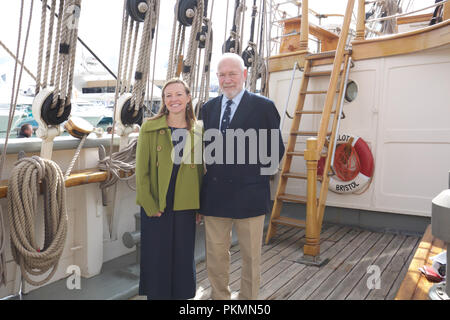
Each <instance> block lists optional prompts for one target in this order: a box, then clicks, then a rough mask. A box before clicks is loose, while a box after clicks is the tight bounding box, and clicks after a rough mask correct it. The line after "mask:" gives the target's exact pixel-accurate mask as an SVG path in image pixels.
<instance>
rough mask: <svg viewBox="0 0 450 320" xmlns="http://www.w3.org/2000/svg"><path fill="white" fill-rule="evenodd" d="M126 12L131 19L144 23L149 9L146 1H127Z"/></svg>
mask: <svg viewBox="0 0 450 320" xmlns="http://www.w3.org/2000/svg"><path fill="white" fill-rule="evenodd" d="M126 10H127V13H128V15H129V16H130V17H131V19H133V20H134V21H137V22H144V20H145V14H146V12H147V11H148V10H149V7H148V5H147V1H146V0H127V6H126Z"/></svg>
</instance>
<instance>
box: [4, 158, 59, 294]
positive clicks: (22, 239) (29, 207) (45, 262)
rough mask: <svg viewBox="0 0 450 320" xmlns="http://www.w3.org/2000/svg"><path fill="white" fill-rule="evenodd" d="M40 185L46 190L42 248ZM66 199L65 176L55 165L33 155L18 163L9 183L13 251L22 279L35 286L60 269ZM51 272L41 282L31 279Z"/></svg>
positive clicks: (44, 281)
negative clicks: (38, 230)
mask: <svg viewBox="0 0 450 320" xmlns="http://www.w3.org/2000/svg"><path fill="white" fill-rule="evenodd" d="M40 184H42V185H43V191H44V222H45V223H44V229H45V230H44V235H45V237H44V243H43V246H42V247H41V248H40V247H39V244H38V241H37V239H36V232H35V225H36V220H37V217H36V212H37V206H38V195H39V192H40ZM65 199H66V189H65V185H64V177H63V173H62V172H61V169H60V168H59V166H58V165H57V164H56V163H55V162H53V161H51V160H48V159H42V158H40V157H37V156H33V157H31V158H23V159H21V160H19V161H18V162H16V163H15V167H14V168H13V170H12V173H11V177H10V179H9V183H8V217H9V223H10V234H11V250H12V255H13V258H14V261H15V262H16V263H17V264H18V265H20V269H21V272H22V277H23V278H24V280H26V281H27V282H28V283H30V284H32V285H34V286H39V285H42V284H44V283H46V282H47V281H48V280H49V279H50V278H51V277H52V276H53V275H54V273H55V272H56V270H57V267H58V263H59V259H60V257H61V254H62V252H63V249H64V244H65V241H66V235H67V213H66V205H65ZM49 270H51V271H50V273H49V274H48V275H47V277H45V279H43V280H40V281H36V280H33V279H31V278H30V276H29V274H30V275H32V276H40V275H43V274H45V273H46V272H47V271H49Z"/></svg>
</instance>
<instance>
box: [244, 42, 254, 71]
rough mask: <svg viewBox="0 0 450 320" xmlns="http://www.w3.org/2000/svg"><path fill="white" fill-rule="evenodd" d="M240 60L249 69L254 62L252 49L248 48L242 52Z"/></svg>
mask: <svg viewBox="0 0 450 320" xmlns="http://www.w3.org/2000/svg"><path fill="white" fill-rule="evenodd" d="M242 59H243V60H244V64H245V66H246V67H247V68H250V67H251V66H252V65H253V62H254V61H255V50H253V47H251V46H248V47H247V49H245V50H244V52H242Z"/></svg>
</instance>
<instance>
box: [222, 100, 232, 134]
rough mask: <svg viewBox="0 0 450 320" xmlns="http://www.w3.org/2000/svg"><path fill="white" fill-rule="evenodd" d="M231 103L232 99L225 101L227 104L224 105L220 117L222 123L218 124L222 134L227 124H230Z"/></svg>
mask: <svg viewBox="0 0 450 320" xmlns="http://www.w3.org/2000/svg"><path fill="white" fill-rule="evenodd" d="M232 103H233V100H228V101H227V106H226V107H225V112H224V113H223V117H222V123H221V125H220V131H221V132H222V134H225V132H226V131H225V130H226V129H228V126H229V125H230V116H231V107H230V106H231V104H232Z"/></svg>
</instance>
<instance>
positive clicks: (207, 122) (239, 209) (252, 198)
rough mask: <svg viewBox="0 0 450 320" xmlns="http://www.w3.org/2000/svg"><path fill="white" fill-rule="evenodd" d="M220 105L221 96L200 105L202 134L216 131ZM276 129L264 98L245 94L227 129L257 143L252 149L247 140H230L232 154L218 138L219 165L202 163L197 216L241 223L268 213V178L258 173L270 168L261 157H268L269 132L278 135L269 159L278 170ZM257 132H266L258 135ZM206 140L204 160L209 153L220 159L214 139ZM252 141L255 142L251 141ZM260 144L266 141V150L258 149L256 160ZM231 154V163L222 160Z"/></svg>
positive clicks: (276, 118)
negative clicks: (220, 145) (252, 136)
mask: <svg viewBox="0 0 450 320" xmlns="http://www.w3.org/2000/svg"><path fill="white" fill-rule="evenodd" d="M221 102H222V96H219V97H216V98H214V99H212V100H210V101H208V102H207V103H205V105H203V107H202V113H201V116H202V120H203V125H204V129H205V133H207V130H208V129H219V122H220V112H221ZM279 126H280V115H279V114H278V110H277V109H276V107H275V104H274V103H273V102H272V101H271V100H269V99H267V98H265V97H262V96H258V95H255V94H253V93H250V92H248V91H245V93H244V95H243V97H242V100H241V102H240V103H239V106H238V108H237V110H236V112H235V114H234V116H233V119H232V120H231V122H230V125H229V127H228V129H242V130H243V131H244V132H250V131H251V132H252V134H253V133H256V139H257V141H258V142H257V144H256V146H255V144H254V143H253V144H252V145H250V143H249V140H250V139H245V144H242V143H241V144H238V143H237V140H238V139H237V138H236V137H231V138H232V139H234V142H235V143H234V150H230V149H231V148H230V147H229V146H227V144H226V142H225V141H226V140H225V138H224V136H222V135H221V137H222V138H224V140H223V163H222V164H221V163H220V161H217V160H216V162H214V163H208V159H206V169H207V173H206V175H205V176H204V177H203V183H202V190H201V198H200V201H201V208H200V212H201V213H202V214H203V215H205V216H216V217H226V218H234V219H243V218H250V217H256V216H259V215H263V214H266V213H268V212H270V211H271V202H270V184H269V179H270V175H262V174H261V169H262V168H264V167H266V168H267V167H269V166H270V164H268V163H267V160H268V158H267V157H264V155H267V156H268V157H271V156H272V154H271V146H270V144H271V129H273V130H276V131H277V133H278V148H277V149H276V150H274V153H275V154H274V155H273V159H275V161H273V162H276V163H275V164H274V165H273V166H275V168H278V163H279V161H281V158H282V157H283V154H284V144H283V140H282V137H281V132H280V130H279ZM249 129H253V130H249ZM260 129H266V130H265V131H264V130H262V131H260ZM248 130H249V131H248ZM262 135H265V138H266V140H260V139H261V137H262ZM228 139H230V137H228ZM207 140H208V139H207V135H205V157H208V152H210V154H211V155H212V156H213V157H215V158H214V159H221V157H220V152H217V153H216V151H218V150H219V148H217V146H218V144H217V143H215V140H214V138H211V141H207ZM230 141H231V140H230ZM253 141H255V140H254V139H253ZM264 141H267V146H266V147H265V148H264V147H263V148H262V150H261V151H262V155H263V156H262V157H260V155H259V153H260V146H263V144H261V143H263V142H264ZM212 143H214V144H212ZM210 144H211V145H210ZM213 146H215V147H213ZM227 147H228V149H227ZM238 149H239V150H238ZM255 149H256V150H257V157H256V160H255V158H252V157H251V155H252V154H253V155H255ZM264 149H266V150H264ZM231 151H234V159H233V158H231V159H233V160H234V161H228V162H227V159H226V156H227V154H228V155H230V152H231ZM239 152H241V154H244V153H245V161H244V163H242V158H241V162H238V159H237V157H238V154H239ZM242 152H244V153H242ZM250 152H252V154H250ZM230 162H231V163H230ZM273 166H272V167H273ZM275 172H276V170H275ZM275 172H273V173H275Z"/></svg>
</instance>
